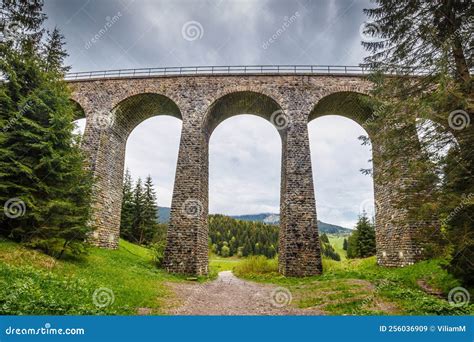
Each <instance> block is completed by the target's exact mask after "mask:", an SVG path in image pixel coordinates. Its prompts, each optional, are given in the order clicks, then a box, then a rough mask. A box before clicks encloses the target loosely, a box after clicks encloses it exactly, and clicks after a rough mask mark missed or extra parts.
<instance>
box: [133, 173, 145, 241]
mask: <svg viewBox="0 0 474 342" xmlns="http://www.w3.org/2000/svg"><path fill="white" fill-rule="evenodd" d="M143 202H144V201H143V185H142V180H141V178H140V177H139V178H138V179H137V182H136V184H135V188H134V189H133V220H132V229H131V231H132V242H135V243H139V239H140V232H141V231H142V229H143V204H144V203H143Z"/></svg>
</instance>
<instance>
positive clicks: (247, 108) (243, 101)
mask: <svg viewBox="0 0 474 342" xmlns="http://www.w3.org/2000/svg"><path fill="white" fill-rule="evenodd" d="M239 114H251V115H256V116H259V117H261V118H264V119H266V120H267V121H269V122H270V123H271V124H273V125H274V126H275V123H274V120H275V116H276V115H278V114H280V115H282V114H283V110H282V107H281V106H280V105H279V104H278V102H277V101H276V100H275V99H274V98H272V97H271V96H269V95H267V94H264V93H262V92H258V91H254V90H237V91H227V92H225V94H223V95H222V96H220V97H218V98H216V99H215V100H214V101H213V102H212V104H211V105H210V106H209V108H208V109H207V111H206V113H205V115H204V120H203V131H204V132H205V134H206V137H207V139H208V140H209V139H210V136H211V135H212V132H213V131H214V129H215V128H216V127H217V126H218V125H219V124H220V123H221V122H223V121H224V120H226V119H228V118H230V117H232V116H235V115H239ZM272 115H273V117H272ZM279 132H280V135H281V131H280V130H279Z"/></svg>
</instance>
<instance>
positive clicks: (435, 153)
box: [363, 0, 474, 285]
mask: <svg viewBox="0 0 474 342" xmlns="http://www.w3.org/2000/svg"><path fill="white" fill-rule="evenodd" d="M373 2H374V3H375V4H376V6H375V8H371V9H366V10H365V13H366V14H367V15H368V16H369V18H370V19H371V20H373V22H372V23H370V24H369V25H368V26H367V33H368V34H370V35H372V36H373V38H375V39H371V40H370V41H366V42H363V45H364V46H365V47H366V48H367V49H368V50H369V51H370V52H371V53H372V54H371V55H370V56H369V57H368V58H367V59H366V62H367V63H369V64H370V65H371V66H373V67H375V68H377V69H378V70H379V71H381V72H382V73H384V72H387V71H396V72H397V74H402V75H406V74H411V73H418V74H421V73H423V75H418V77H417V78H416V79H411V80H410V81H407V80H408V79H407V78H406V77H384V76H383V75H381V74H376V75H374V77H373V80H374V81H375V83H374V91H373V99H374V100H373V101H370V102H371V104H372V106H373V108H374V117H378V118H380V119H383V120H372V121H371V122H370V123H369V128H370V129H373V130H377V132H378V139H383V140H384V141H385V142H386V144H384V151H383V153H384V157H385V158H386V159H392V158H393V157H394V158H397V157H398V156H400V155H415V154H416V153H419V149H418V146H417V144H414V143H413V141H412V140H411V139H410V138H409V137H408V134H409V133H410V130H408V129H405V127H409V125H413V124H414V123H415V122H416V120H417V119H425V120H432V121H434V122H441V123H443V124H445V127H443V126H441V125H436V124H431V125H430V126H429V129H427V130H424V132H423V134H424V137H423V140H422V141H421V147H422V148H423V153H424V154H426V155H427V158H423V159H422V160H417V161H415V162H412V163H411V165H409V169H410V172H411V175H412V178H413V179H414V180H415V181H414V184H413V186H410V187H408V186H407V187H404V188H403V189H400V190H401V191H402V192H403V196H399V198H400V199H401V198H404V199H405V200H406V198H409V201H410V203H411V209H410V210H409V212H408V215H407V218H406V219H407V220H416V221H424V222H436V221H437V222H438V224H433V225H432V226H431V227H427V228H425V229H424V230H422V231H418V232H417V233H418V235H419V236H417V238H418V239H419V243H420V244H421V245H422V247H423V251H424V254H425V256H426V257H432V256H438V257H446V256H447V257H448V259H449V260H450V265H449V267H448V269H450V270H451V271H452V272H453V273H454V274H455V275H456V276H458V277H460V278H462V279H463V280H464V281H465V283H466V284H467V285H469V284H471V285H472V284H473V283H474V278H473V277H472V274H474V268H473V266H472V261H471V260H472V258H471V257H472V253H471V252H470V251H472V250H474V236H473V233H472V229H466V227H471V228H472V215H471V214H470V213H472V211H473V210H474V204H473V203H472V201H469V200H466V198H467V197H468V196H469V194H472V193H474V173H473V170H474V149H473V148H472V146H473V145H474V130H473V129H472V123H473V122H474V107H473V103H472V97H473V84H474V82H473V77H472V74H471V71H472V68H473V64H472V63H473V60H472V41H473V40H472V32H473V31H472V20H471V19H472V13H473V10H474V3H473V2H472V1H410V0H402V1H396V2H394V1H390V0H375V1H373ZM400 113H403V115H400ZM383 121H384V122H388V121H389V122H391V125H390V126H391V127H392V128H391V129H384V128H383V127H380V126H378V122H383ZM448 126H449V127H448ZM447 129H451V131H452V132H453V133H454V134H446V130H447ZM447 148H450V152H449V155H448V156H446V157H441V158H439V156H440V155H441V156H443V155H444V154H443V151H445V150H446V149H447ZM396 172H397V171H396V170H391V171H390V172H386V173H383V174H382V173H380V174H379V177H382V178H384V177H385V179H380V180H379V181H381V182H385V181H389V178H391V177H394V176H396ZM433 173H434V174H436V173H438V175H439V179H433V178H434V177H433ZM424 189H429V191H424ZM394 204H395V205H398V203H394ZM439 223H441V229H439V228H438V227H439ZM401 224H403V222H401Z"/></svg>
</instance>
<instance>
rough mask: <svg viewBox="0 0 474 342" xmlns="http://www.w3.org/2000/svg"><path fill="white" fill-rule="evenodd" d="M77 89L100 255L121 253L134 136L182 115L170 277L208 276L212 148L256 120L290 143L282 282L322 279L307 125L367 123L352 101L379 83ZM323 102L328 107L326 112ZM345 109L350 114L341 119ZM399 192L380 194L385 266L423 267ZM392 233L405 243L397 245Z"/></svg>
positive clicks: (348, 79) (79, 84)
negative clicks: (395, 202)
mask: <svg viewBox="0 0 474 342" xmlns="http://www.w3.org/2000/svg"><path fill="white" fill-rule="evenodd" d="M70 85H71V87H72V89H73V99H74V100H75V101H76V102H77V103H79V104H80V105H81V107H82V108H83V109H84V112H85V114H86V118H87V124H86V130H85V134H84V138H83V142H82V146H83V148H84V150H85V151H86V152H87V154H88V156H89V168H90V169H91V170H92V172H93V174H94V176H95V179H96V185H95V191H94V209H95V211H94V215H93V220H92V224H93V225H94V226H95V228H96V230H95V233H94V234H93V235H92V236H91V240H92V241H93V242H94V243H95V244H96V245H98V246H101V247H106V248H117V245H118V237H119V227H120V209H121V201H122V178H123V168H124V155H125V147H126V141H127V138H128V136H129V134H130V133H131V131H132V130H133V128H134V127H135V126H136V125H138V124H139V123H140V122H142V121H143V120H145V119H147V118H149V117H151V116H154V115H173V116H175V117H178V118H180V119H182V121H183V126H182V133H181V141H180V147H179V155H178V162H177V169H176V177H175V184H174V191H173V199H172V205H171V218H170V224H169V228H168V236H167V246H166V250H165V267H166V269H167V270H168V271H170V272H177V273H185V274H196V275H198V274H206V273H207V272H208V245H207V244H208V228H207V215H208V141H209V138H210V135H211V134H212V130H213V129H214V128H215V127H216V126H217V125H218V124H219V122H221V121H222V120H224V119H225V118H227V117H230V116H233V115H237V114H244V113H246V114H256V115H259V116H261V117H264V118H266V119H267V120H269V121H270V122H271V123H272V124H274V125H275V127H276V129H277V130H278V132H279V133H280V136H281V138H282V149H283V150H282V179H281V201H280V207H281V223H280V247H279V249H280V255H279V269H280V272H281V273H282V274H285V275H289V276H307V275H313V274H320V273H321V272H322V263H321V255H320V246H319V238H318V229H317V216H316V201H315V194H314V188H313V187H314V185H313V178H312V167H311V156H310V147H309V139H308V128H307V124H308V121H309V120H310V119H314V118H316V117H318V116H321V115H324V114H328V113H329V111H331V113H332V110H333V109H336V110H335V111H336V112H334V113H333V114H340V115H344V116H346V117H349V118H352V119H354V120H355V121H357V122H359V123H361V116H360V115H361V114H360V111H359V112H356V111H354V106H353V104H352V102H351V101H352V100H351V99H352V98H353V97H354V96H353V95H354V94H366V93H367V92H368V90H369V87H370V83H369V82H368V81H367V80H366V79H364V78H362V77H354V76H316V75H315V76H307V75H304V76H303V75H224V76H218V75H212V76H173V77H149V78H136V79H135V78H127V79H101V80H87V81H75V82H70ZM338 94H342V95H344V96H342V95H341V96H338ZM347 94H352V95H351V96H349V97H348V96H347ZM320 100H321V101H322V102H321V104H322V105H321V106H318V103H319V102H320ZM339 104H340V106H339ZM337 108H339V109H340V110H343V112H341V113H338V112H337ZM361 124H363V123H361ZM375 150H376V147H374V151H375ZM392 189H393V187H392V186H386V184H377V183H376V184H375V193H376V199H377V201H378V211H377V216H376V225H377V243H378V246H377V248H378V260H379V262H380V263H381V264H384V265H388V266H403V265H405V264H407V263H410V262H413V261H415V259H416V256H415V253H414V252H413V250H414V249H413V248H414V247H413V245H412V240H411V235H410V229H407V228H406V227H397V226H396V221H397V220H396V216H397V215H403V210H401V209H394V208H392V207H390V203H391V202H390V199H391V196H397V194H396V193H395V192H392ZM388 213H390V214H388ZM379 227H382V228H380V229H379ZM387 231H393V232H395V231H396V232H397V233H396V234H392V235H390V237H388V236H389V235H387V234H386V232H387ZM391 245H396V246H397V250H399V251H402V254H403V258H400V257H397V256H396V255H395V254H396V253H395V252H392V250H391V249H390V248H389V246H391ZM381 248H382V249H381ZM382 250H383V251H385V254H383V255H382ZM389 250H390V252H387V251H389ZM398 255H400V254H398Z"/></svg>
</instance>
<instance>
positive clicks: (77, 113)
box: [69, 99, 86, 121]
mask: <svg viewBox="0 0 474 342" xmlns="http://www.w3.org/2000/svg"><path fill="white" fill-rule="evenodd" d="M69 102H71V104H72V106H73V108H74V121H75V120H79V119H85V118H86V112H85V110H84V108H83V107H82V106H81V104H80V103H79V102H77V101H76V100H74V99H69Z"/></svg>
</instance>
